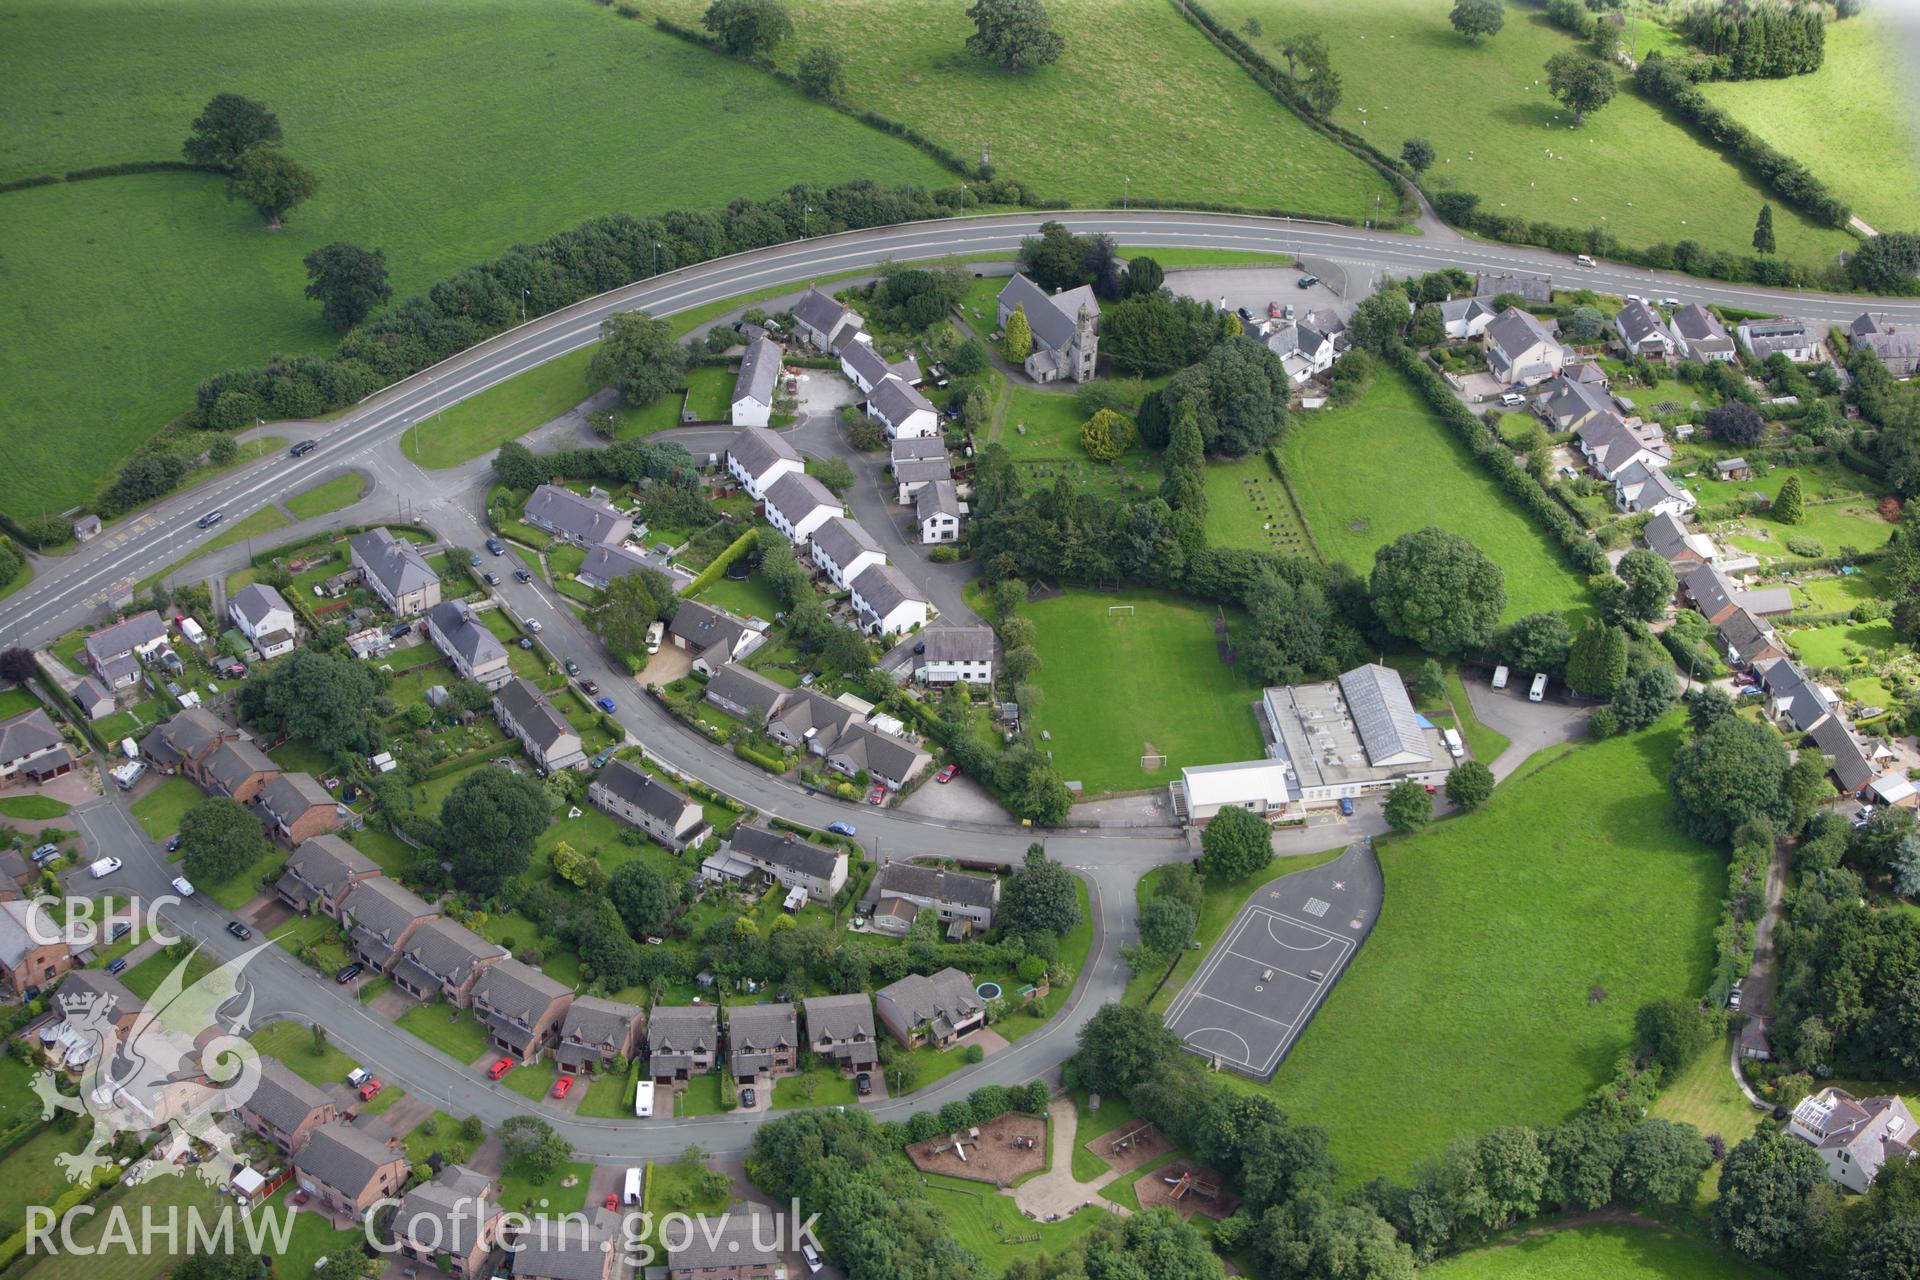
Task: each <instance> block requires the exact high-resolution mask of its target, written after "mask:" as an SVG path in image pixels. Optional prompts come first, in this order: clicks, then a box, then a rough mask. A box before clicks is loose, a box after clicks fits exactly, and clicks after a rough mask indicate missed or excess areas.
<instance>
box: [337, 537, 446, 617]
mask: <svg viewBox="0 0 1920 1280" xmlns="http://www.w3.org/2000/svg"><path fill="white" fill-rule="evenodd" d="M347 548H348V553H349V558H350V560H351V561H352V564H353V567H354V568H356V569H358V570H359V571H360V577H361V579H362V580H363V581H364V582H365V583H366V584H367V586H368V588H369V589H371V590H372V592H373V594H375V595H376V596H379V597H380V600H381V603H383V604H385V605H386V606H387V608H389V609H391V610H393V612H394V613H396V614H398V615H399V616H400V617H402V618H410V617H412V616H413V615H414V614H416V613H425V612H426V611H427V610H429V609H431V608H433V607H434V606H435V605H437V604H439V603H440V575H438V574H436V573H435V572H434V571H433V569H432V567H431V566H429V565H428V564H427V561H426V558H425V557H424V556H422V555H421V554H420V552H419V551H418V550H417V549H416V548H415V547H414V545H413V544H412V543H411V542H408V541H407V540H406V539H405V538H396V537H394V536H393V535H392V534H391V533H389V532H387V531H386V530H385V529H369V530H367V531H366V532H365V533H363V534H360V535H359V536H357V537H355V538H354V539H353V541H351V542H349V543H348V544H347Z"/></svg>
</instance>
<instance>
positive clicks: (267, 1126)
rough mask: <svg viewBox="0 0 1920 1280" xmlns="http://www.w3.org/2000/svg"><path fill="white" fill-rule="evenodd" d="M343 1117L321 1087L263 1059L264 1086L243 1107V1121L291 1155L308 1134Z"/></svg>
mask: <svg viewBox="0 0 1920 1280" xmlns="http://www.w3.org/2000/svg"><path fill="white" fill-rule="evenodd" d="M338 1118H339V1111H338V1109H337V1108H336V1107H335V1106H334V1102H333V1099H332V1098H330V1097H328V1096H327V1093H326V1091H325V1090H324V1089H322V1088H320V1087H319V1086H318V1085H313V1084H308V1083H307V1082H306V1081H305V1080H302V1079H301V1078H300V1077H299V1076H297V1075H295V1074H294V1073H293V1072H292V1071H290V1070H288V1069H287V1067H286V1065H285V1064H284V1063H282V1062H281V1061H280V1060H279V1059H278V1058H269V1057H265V1056H263V1057H262V1058H261V1059H260V1083H259V1084H257V1085H255V1086H254V1090H253V1092H252V1094H250V1095H249V1096H248V1097H247V1100H246V1101H245V1102H243V1103H241V1104H240V1121H241V1123H242V1124H244V1125H246V1127H247V1128H248V1129H250V1130H252V1131H253V1132H254V1133H257V1134H259V1135H260V1136H261V1137H263V1138H265V1139H266V1140H267V1141H268V1142H271V1143H272V1144H273V1145H274V1146H276V1147H278V1148H280V1150H281V1151H282V1152H284V1153H285V1154H287V1155H292V1154H293V1153H294V1152H295V1151H298V1150H299V1149H300V1147H301V1145H302V1144H303V1143H305V1142H306V1140H307V1135H308V1134H310V1133H312V1132H313V1131H314V1130H315V1129H318V1128H319V1127H320V1126H321V1125H326V1124H332V1123H333V1122H334V1121H335V1120H336V1119H338Z"/></svg>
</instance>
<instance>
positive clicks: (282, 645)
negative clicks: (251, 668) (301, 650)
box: [227, 582, 295, 658]
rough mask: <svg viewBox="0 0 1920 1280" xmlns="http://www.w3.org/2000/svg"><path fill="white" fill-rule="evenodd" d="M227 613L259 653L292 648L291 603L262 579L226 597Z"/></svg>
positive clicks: (268, 655)
mask: <svg viewBox="0 0 1920 1280" xmlns="http://www.w3.org/2000/svg"><path fill="white" fill-rule="evenodd" d="M227 616H228V617H230V618H232V619H233V624H234V625H235V626H236V627H239V628H240V633H241V634H242V635H244V636H246V638H247V640H248V642H249V643H251V644H252V645H253V647H254V650H255V652H257V653H258V654H259V655H260V656H261V657H263V658H277V657H279V656H280V655H281V654H284V653H292V652H293V635H294V626H295V621H294V616H293V606H292V605H290V604H288V603H287V600H286V597H285V596H283V595H281V594H280V593H279V592H278V591H275V590H274V589H273V588H272V587H270V586H268V585H267V584H266V583H264V582H256V583H254V584H253V585H251V586H249V587H247V588H245V589H244V590H242V591H238V592H236V593H234V594H233V595H232V596H230V597H228V599H227Z"/></svg>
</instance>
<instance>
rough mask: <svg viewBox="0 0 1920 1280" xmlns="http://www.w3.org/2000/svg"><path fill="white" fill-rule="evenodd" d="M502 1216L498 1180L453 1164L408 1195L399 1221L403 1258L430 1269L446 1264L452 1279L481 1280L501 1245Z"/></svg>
mask: <svg viewBox="0 0 1920 1280" xmlns="http://www.w3.org/2000/svg"><path fill="white" fill-rule="evenodd" d="M500 1225H501V1210H500V1205H499V1204H498V1203H497V1202H496V1201H495V1200H494V1199H493V1179H492V1178H491V1177H490V1176H488V1175H487V1174H484V1173H481V1172H480V1171H479V1170H477V1169H469V1168H467V1167H466V1166H465V1165H460V1164H450V1165H448V1166H446V1167H445V1168H444V1169H442V1170H440V1172H439V1173H438V1174H436V1175H434V1178H433V1180H432V1181H431V1182H423V1183H421V1184H420V1185H419V1186H417V1187H415V1188H414V1189H413V1190H411V1191H409V1192H407V1196H406V1199H404V1200H402V1201H401V1202H400V1208H399V1210H398V1211H397V1212H396V1213H395V1214H394V1218H393V1238H394V1243H395V1244H397V1245H398V1246H399V1248H400V1256H401V1257H403V1258H406V1259H408V1260H409V1261H411V1262H413V1263H415V1264H424V1265H425V1266H427V1267H428V1268H429V1269H432V1268H437V1267H439V1266H440V1260H441V1259H442V1258H444V1259H446V1268H445V1269H446V1273H447V1274H448V1275H454V1276H477V1275H480V1274H481V1272H482V1270H483V1269H484V1268H485V1266H486V1262H487V1259H488V1258H489V1257H490V1256H491V1255H492V1253H493V1250H494V1247H495V1246H496V1245H498V1244H499V1243H500Z"/></svg>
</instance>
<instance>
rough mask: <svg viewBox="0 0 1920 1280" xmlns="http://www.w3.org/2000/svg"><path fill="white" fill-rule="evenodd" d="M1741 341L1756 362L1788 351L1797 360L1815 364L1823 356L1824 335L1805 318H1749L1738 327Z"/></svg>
mask: <svg viewBox="0 0 1920 1280" xmlns="http://www.w3.org/2000/svg"><path fill="white" fill-rule="evenodd" d="M1734 332H1735V333H1737V334H1739V335H1740V342H1741V344H1742V345H1743V346H1745V347H1746V349H1747V354H1748V355H1750V356H1752V357H1753V359H1754V361H1755V363H1764V362H1765V361H1766V359H1767V357H1769V356H1771V355H1774V354H1776V353H1780V354H1784V355H1785V356H1786V357H1787V359H1789V360H1791V361H1793V362H1794V363H1795V364H1811V363H1812V362H1813V361H1815V360H1818V359H1819V358H1820V337H1819V335H1818V334H1816V333H1815V332H1814V331H1813V330H1812V329H1811V328H1809V327H1808V326H1807V323H1806V321H1804V320H1748V321H1745V322H1743V323H1742V324H1740V325H1739V326H1738V327H1737V328H1736V329H1735V330H1734Z"/></svg>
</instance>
